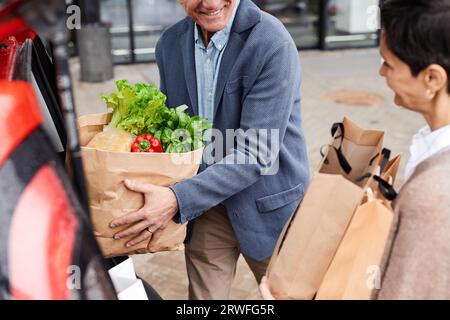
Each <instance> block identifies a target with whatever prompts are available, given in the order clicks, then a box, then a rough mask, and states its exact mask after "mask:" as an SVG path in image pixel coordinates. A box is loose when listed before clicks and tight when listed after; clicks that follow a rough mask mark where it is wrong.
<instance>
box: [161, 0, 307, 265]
mask: <svg viewBox="0 0 450 320" xmlns="http://www.w3.org/2000/svg"><path fill="white" fill-rule="evenodd" d="M193 39H194V22H193V20H192V19H191V18H189V17H187V18H185V19H183V20H182V21H180V22H178V23H177V24H175V25H174V26H172V27H171V28H169V29H168V30H166V31H165V32H164V33H163V35H162V36H161V38H160V40H159V42H158V44H157V46H156V61H157V64H158V68H159V72H160V79H161V90H162V91H163V92H164V93H165V94H166V95H167V104H168V105H169V106H172V107H175V106H178V105H181V104H187V105H188V106H190V108H189V109H188V112H189V113H190V114H191V115H197V114H198V109H197V86H196V74H195V59H194V40H193ZM225 50H226V51H225V53H224V56H223V59H222V63H221V66H220V71H219V75H218V83H217V89H216V95H215V109H214V124H213V125H214V128H216V129H218V130H220V131H221V132H222V133H223V135H224V137H225V133H226V130H227V129H238V128H241V129H243V130H247V129H268V130H269V132H270V129H277V130H279V139H278V140H277V143H273V144H271V143H269V144H268V148H269V149H271V150H272V151H273V152H276V154H278V158H277V161H272V162H268V161H266V159H263V158H261V157H260V155H259V154H258V152H255V150H253V148H250V147H248V146H242V145H240V147H241V148H238V147H237V144H239V142H238V139H236V140H235V141H234V148H230V149H229V150H225V146H224V148H223V154H224V155H225V156H224V157H223V159H222V161H221V162H218V163H216V164H214V165H212V166H210V167H208V168H207V169H206V170H205V171H203V172H201V173H200V174H198V175H197V176H195V177H194V178H192V179H188V180H184V181H182V182H179V183H177V184H175V185H173V186H171V188H172V190H173V191H174V192H175V194H176V197H177V199H178V204H179V208H180V212H179V214H178V215H177V216H176V217H175V220H176V221H177V222H181V223H183V222H186V221H191V220H193V219H195V218H196V217H198V216H200V215H201V214H202V213H204V212H205V211H207V210H208V209H210V208H212V207H214V206H216V205H218V204H220V203H222V204H224V205H225V207H226V208H227V211H228V215H229V218H230V221H231V224H232V226H233V229H234V231H235V233H236V237H237V240H238V242H239V246H240V250H241V251H242V252H243V253H244V254H246V255H248V256H250V257H252V258H254V259H257V260H263V259H266V258H268V257H270V256H271V254H272V252H273V249H274V247H275V244H276V241H277V239H278V236H279V235H280V233H281V231H282V229H283V226H284V225H285V224H286V221H287V220H288V218H289V216H290V215H291V214H292V212H293V211H294V210H295V209H296V207H297V206H298V204H299V202H300V200H301V199H302V198H303V194H304V192H305V190H306V188H307V186H308V184H309V181H310V172H309V164H308V157H307V150H306V142H305V137H304V133H303V130H302V126H301V112H300V80H301V77H300V64H299V57H298V52H297V48H296V46H295V44H294V42H293V40H292V38H291V36H290V35H289V33H288V32H287V30H286V29H285V27H284V26H283V24H282V23H281V22H280V21H278V20H277V19H276V18H274V17H272V16H271V15H269V14H267V13H264V12H262V11H261V10H260V9H259V8H258V7H257V6H256V5H255V4H254V3H253V2H252V1H250V0H242V1H241V2H240V5H239V8H238V10H237V14H236V18H235V20H234V23H233V27H232V30H231V35H230V39H229V42H228V44H227V47H226V49H225ZM224 140H225V139H224ZM239 150H240V151H239ZM242 150H243V151H242ZM239 156H240V157H244V158H245V159H247V160H249V159H252V160H254V159H257V161H253V162H251V161H249V162H246V163H250V164H232V163H230V162H233V161H232V159H233V157H239ZM275 162H276V163H278V166H279V167H278V170H275V171H274V172H275V174H271V175H267V174H265V172H266V170H267V169H268V168H275V169H277V167H276V164H275ZM193 232H195V228H194V230H193Z"/></svg>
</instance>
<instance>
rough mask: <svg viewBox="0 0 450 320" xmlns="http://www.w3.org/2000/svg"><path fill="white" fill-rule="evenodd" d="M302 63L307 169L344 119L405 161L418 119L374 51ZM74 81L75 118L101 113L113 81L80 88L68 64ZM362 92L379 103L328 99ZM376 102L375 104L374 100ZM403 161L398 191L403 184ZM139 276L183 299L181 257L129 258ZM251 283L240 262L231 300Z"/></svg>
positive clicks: (312, 54)
mask: <svg viewBox="0 0 450 320" xmlns="http://www.w3.org/2000/svg"><path fill="white" fill-rule="evenodd" d="M300 56H301V61H302V68H303V70H302V73H303V79H304V80H303V85H302V89H301V91H302V100H303V102H302V108H303V109H302V114H303V126H304V128H305V132H306V136H307V140H308V152H309V156H310V164H311V169H312V170H314V169H315V168H316V167H317V165H318V163H319V161H320V154H319V150H320V147H321V146H322V145H323V144H326V143H328V141H329V136H330V133H329V130H330V126H331V124H332V123H333V122H336V121H339V120H341V119H342V118H343V116H344V115H346V116H348V117H350V118H351V119H352V120H354V121H356V122H357V123H358V124H360V125H361V126H362V127H365V128H372V129H381V130H384V131H385V132H386V138H385V145H386V146H388V147H390V148H391V149H392V150H393V152H396V153H403V154H404V155H405V157H407V156H408V146H409V142H410V139H411V136H412V135H413V134H414V133H415V132H417V130H418V129H419V128H420V127H421V126H423V120H422V119H421V117H420V116H418V115H415V114H412V113H411V112H406V111H404V110H401V109H399V108H398V107H396V106H395V105H394V104H393V102H392V100H393V94H392V93H391V92H390V90H389V89H388V88H387V86H386V85H385V82H384V79H382V78H381V77H380V76H379V75H378V67H379V65H380V58H379V55H378V51H377V50H375V49H363V50H348V51H331V52H320V51H305V52H302V53H301V54H300ZM71 69H72V72H73V77H74V80H75V94H76V103H77V106H78V113H79V114H87V113H97V112H103V111H104V110H105V107H104V105H103V103H102V101H101V100H100V98H99V94H100V92H104V93H109V92H110V91H112V90H114V84H113V82H112V81H108V82H105V83H98V84H90V83H81V82H79V81H78V78H79V64H78V61H77V60H73V61H71ZM115 79H128V80H130V81H131V82H137V81H146V82H150V83H154V84H158V71H157V68H156V66H155V64H141V65H131V66H117V67H116V68H115ZM339 90H354V91H366V92H369V93H372V94H376V95H378V96H380V97H381V99H380V100H379V102H378V103H376V104H375V105H374V106H372V107H362V106H350V105H345V104H336V103H334V102H332V101H331V100H329V99H328V98H327V96H328V95H329V94H330V93H331V92H334V91H339ZM374 100H377V99H374ZM404 164H405V161H403V164H402V167H401V170H400V176H399V178H398V181H397V185H398V186H400V185H401V183H402V182H403V174H402V172H403V167H404ZM133 258H134V260H135V263H136V267H137V270H138V273H139V275H141V276H142V277H143V278H144V279H146V280H147V281H148V282H149V283H151V284H152V285H153V286H154V287H155V289H156V290H157V291H158V292H159V293H160V294H161V295H162V297H163V298H164V299H186V298H187V278H186V272H185V267H184V256H183V253H182V252H169V253H158V254H154V255H140V256H134V257H133ZM258 298H259V293H258V289H257V286H256V283H255V281H254V279H253V276H252V275H251V272H250V270H249V269H248V267H247V266H246V264H245V262H243V260H242V259H241V260H240V261H239V263H238V270H237V276H236V280H235V282H234V285H233V290H232V299H258Z"/></svg>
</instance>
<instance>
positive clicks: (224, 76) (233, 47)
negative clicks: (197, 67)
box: [214, 32, 244, 117]
mask: <svg viewBox="0 0 450 320" xmlns="http://www.w3.org/2000/svg"><path fill="white" fill-rule="evenodd" d="M243 46H244V42H243V41H242V40H241V37H240V36H239V34H238V33H235V32H232V33H231V34H230V39H229V40H228V44H227V46H226V48H225V52H224V53H223V57H222V61H221V63H220V69H219V75H218V77H217V87H216V94H215V96H214V117H215V116H216V113H217V109H218V108H219V104H220V100H221V99H222V95H223V91H224V90H225V84H226V83H227V81H228V78H229V76H230V73H231V70H232V69H233V66H234V64H235V62H236V59H237V57H238V55H239V52H240V51H241V50H242V47H243Z"/></svg>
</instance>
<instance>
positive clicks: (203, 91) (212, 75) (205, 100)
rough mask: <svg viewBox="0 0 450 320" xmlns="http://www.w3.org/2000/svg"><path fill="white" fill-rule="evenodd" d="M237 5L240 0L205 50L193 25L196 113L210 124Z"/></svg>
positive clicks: (196, 26) (237, 3) (197, 30)
mask: <svg viewBox="0 0 450 320" xmlns="http://www.w3.org/2000/svg"><path fill="white" fill-rule="evenodd" d="M239 3H240V0H237V1H236V5H235V7H234V9H233V14H232V16H231V19H230V21H228V24H227V26H226V27H225V28H224V29H222V30H220V31H218V32H216V33H215V34H214V35H213V36H212V38H211V41H210V42H209V43H208V47H207V48H205V45H204V43H203V40H202V37H201V36H200V31H199V27H198V25H197V24H195V28H194V41H195V73H196V76H197V97H198V99H197V100H198V113H199V115H200V116H201V117H203V118H206V119H208V120H210V121H211V122H212V121H213V120H214V119H213V117H214V97H215V93H216V86H217V77H218V75H219V69H220V62H221V61H222V56H223V53H224V52H225V47H226V46H227V43H228V40H229V38H230V32H231V27H232V26H233V21H234V18H235V16H236V11H237V8H238V7H239Z"/></svg>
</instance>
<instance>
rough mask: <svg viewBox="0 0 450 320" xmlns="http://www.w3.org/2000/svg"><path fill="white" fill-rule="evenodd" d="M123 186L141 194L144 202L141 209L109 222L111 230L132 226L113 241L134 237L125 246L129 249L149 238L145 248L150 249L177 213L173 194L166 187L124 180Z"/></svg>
mask: <svg viewBox="0 0 450 320" xmlns="http://www.w3.org/2000/svg"><path fill="white" fill-rule="evenodd" d="M125 186H126V187H127V188H128V189H130V190H131V191H134V192H140V193H143V194H144V199H145V202H144V206H143V207H142V208H141V209H139V210H137V211H135V212H131V213H129V214H127V215H126V216H123V217H121V218H118V219H115V220H113V221H112V222H111V224H110V227H111V228H117V227H120V226H124V225H132V226H130V227H129V228H128V229H126V230H124V231H121V232H119V233H117V234H116V235H115V236H114V239H116V240H119V239H123V238H126V237H129V236H131V235H136V237H135V238H134V239H132V240H131V241H129V242H128V243H127V244H126V246H127V247H131V246H134V245H136V244H138V243H141V242H142V241H146V240H149V239H150V238H151V241H150V242H149V243H148V246H147V247H148V248H151V247H152V246H153V245H155V244H156V241H158V239H159V238H160V236H161V232H162V231H163V230H164V228H165V227H166V226H167V224H168V223H169V221H170V220H171V219H172V218H173V217H174V216H175V214H176V213H177V212H178V202H177V198H176V196H175V193H174V192H173V191H172V190H171V189H170V188H167V187H161V186H156V185H153V184H142V183H138V182H136V181H130V180H125Z"/></svg>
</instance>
